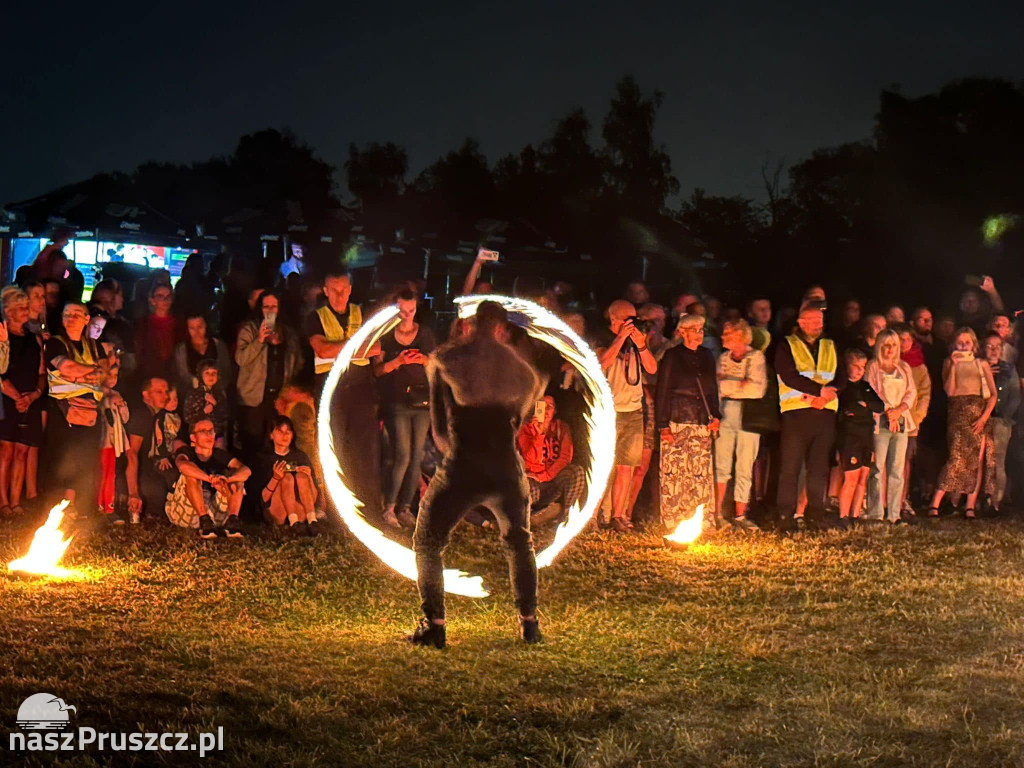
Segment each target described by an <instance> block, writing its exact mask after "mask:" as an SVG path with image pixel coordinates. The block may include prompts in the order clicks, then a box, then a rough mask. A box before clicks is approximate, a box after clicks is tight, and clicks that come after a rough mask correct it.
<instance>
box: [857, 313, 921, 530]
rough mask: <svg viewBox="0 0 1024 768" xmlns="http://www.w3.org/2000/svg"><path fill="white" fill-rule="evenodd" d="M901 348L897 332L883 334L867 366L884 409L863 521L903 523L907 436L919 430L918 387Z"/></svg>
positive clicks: (877, 423) (877, 427) (877, 425)
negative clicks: (916, 416) (916, 415)
mask: <svg viewBox="0 0 1024 768" xmlns="http://www.w3.org/2000/svg"><path fill="white" fill-rule="evenodd" d="M900 348H901V345H900V335H899V334H898V333H896V331H893V330H885V331H881V332H880V333H879V334H878V336H877V337H876V338H875V359H874V360H872V361H871V362H869V363H868V366H867V371H866V372H865V376H864V377H865V378H866V379H867V381H868V384H870V385H871V388H872V389H873V390H875V392H876V393H877V394H878V396H879V397H880V398H882V403H883V404H884V405H885V410H884V411H883V412H882V413H876V414H875V437H874V441H875V450H874V454H875V465H874V467H872V469H871V476H870V477H869V478H868V512H867V514H866V515H865V516H864V519H865V520H882V519H883V518H884V519H887V520H888V521H889V522H890V523H893V524H894V525H898V524H901V523H903V522H904V521H903V519H902V518H901V517H900V512H901V511H902V508H901V507H902V500H903V483H904V480H905V477H904V466H905V464H906V460H907V434H908V433H909V432H911V431H913V430H914V429H915V428H916V427H917V423H916V422H915V421H914V415H913V412H912V411H911V409H912V408H913V407H914V401H915V400H916V399H917V386H916V385H915V384H914V374H913V372H912V371H911V370H910V366H909V365H907V364H906V363H905V362H903V360H901V359H900ZM883 492H884V494H885V498H884V499H883ZM886 512H888V516H887V515H886Z"/></svg>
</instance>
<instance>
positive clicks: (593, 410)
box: [317, 296, 615, 597]
mask: <svg viewBox="0 0 1024 768" xmlns="http://www.w3.org/2000/svg"><path fill="white" fill-rule="evenodd" d="M487 300H489V301H497V302H498V303H500V304H502V305H504V306H505V308H506V309H507V310H508V311H509V313H512V314H520V315H523V316H525V317H526V318H527V319H528V320H529V323H528V324H527V326H526V332H527V333H528V334H529V335H530V336H532V337H533V338H535V339H539V340H540V341H543V342H545V343H547V344H550V345H551V346H552V347H554V348H555V349H556V350H557V351H558V352H560V353H561V354H562V355H563V356H564V357H565V359H566V360H568V361H569V363H570V364H572V366H573V367H574V368H575V369H576V371H577V372H578V373H579V375H580V377H581V379H582V381H583V382H584V384H585V385H586V395H585V397H586V401H587V405H588V406H589V412H588V414H587V416H586V422H587V429H588V435H589V438H590V446H591V453H592V456H593V458H592V460H591V465H590V466H589V467H588V468H587V498H586V502H585V504H584V505H583V507H582V508H581V507H580V505H579V504H578V503H577V504H575V505H574V506H573V507H572V509H570V510H569V515H568V517H567V519H566V520H565V522H563V523H562V524H560V525H559V526H558V528H557V529H556V530H555V538H554V540H553V541H552V542H551V544H550V545H548V546H547V547H546V548H545V549H544V550H542V551H541V552H539V553H538V554H537V566H538V567H539V568H545V567H547V566H549V565H551V563H552V562H554V559H555V558H556V557H557V556H558V554H559V553H560V552H561V551H562V550H563V549H565V547H566V546H567V545H568V544H569V542H570V541H572V540H573V538H575V537H576V535H577V534H578V533H579V532H580V531H582V530H583V528H584V527H585V526H586V525H587V523H588V522H589V520H590V518H591V517H593V515H594V512H595V511H596V510H597V506H598V504H600V502H601V497H602V496H603V495H604V489H605V485H606V484H607V481H608V477H609V475H610V474H611V471H612V462H613V461H614V456H615V408H614V405H613V403H612V394H611V390H610V389H609V388H608V382H607V380H606V379H605V377H604V373H603V372H602V371H601V365H600V363H598V360H597V356H596V355H595V354H594V352H593V350H591V349H590V347H589V346H588V345H587V344H586V342H584V341H583V339H581V338H580V337H579V336H577V335H576V333H575V332H573V330H572V329H571V328H569V326H567V325H566V324H565V323H564V322H562V320H561V319H559V318H558V317H557V316H556V315H555V314H553V313H551V312H549V311H548V310H546V309H544V308H543V307H541V306H539V305H537V304H534V303H533V302H531V301H526V300H524V299H513V298H510V297H507V296H464V297H462V298H460V299H456V301H457V303H458V307H459V316H460V317H470V316H472V315H474V314H475V313H476V308H477V306H479V304H480V302H482V301H487ZM398 322H399V317H398V307H397V305H394V306H390V307H385V308H383V309H381V310H380V311H379V312H376V313H375V314H374V315H372V316H371V317H370V318H368V319H367V320H366V322H365V323H364V324H363V326H362V328H360V329H359V330H358V331H357V332H356V333H355V334H353V335H352V338H351V339H349V341H348V342H347V343H346V344H345V345H344V347H342V350H341V352H340V353H339V354H338V358H337V360H335V362H334V366H333V367H332V368H331V371H330V373H329V374H328V376H327V381H326V382H325V383H324V389H323V394H322V395H321V398H320V407H319V411H318V414H317V425H318V442H319V445H318V448H319V452H320V461H321V463H322V465H323V469H324V480H325V482H326V483H327V490H328V492H329V493H330V494H331V498H332V500H333V501H334V505H335V507H336V508H337V510H338V514H339V515H340V516H341V519H342V521H343V522H344V523H345V525H346V526H348V528H349V530H350V531H352V533H353V535H355V537H356V538H357V539H359V540H360V541H361V542H362V543H363V544H365V545H366V547H367V548H368V549H369V550H370V551H371V552H373V553H374V554H375V555H377V557H379V558H380V559H381V560H382V561H383V562H384V563H385V564H386V565H387V566H389V567H390V568H392V569H394V570H395V571H398V573H400V574H402V575H403V576H405V577H406V578H408V579H413V580H415V579H416V555H415V553H414V552H413V551H412V550H411V549H409V548H408V547H406V546H404V545H402V544H400V543H398V542H396V541H392V540H391V539H389V538H387V537H386V536H385V535H384V534H383V533H381V532H380V531H379V530H378V529H376V528H374V527H373V526H372V525H370V523H369V522H367V520H366V518H365V517H363V514H362V512H361V508H362V506H363V503H362V502H361V501H360V500H359V499H358V498H356V496H355V494H353V493H352V491H351V490H350V489H349V487H348V485H346V483H345V477H344V475H343V473H342V471H341V465H340V464H339V462H338V456H337V454H336V452H335V447H334V434H333V430H332V429H331V408H330V403H331V399H332V398H333V396H334V392H335V390H336V389H337V387H338V382H339V381H340V379H341V376H342V374H343V373H344V372H345V371H346V370H348V367H349V365H351V363H352V357H353V355H354V353H355V352H356V351H357V350H360V349H368V348H369V347H371V346H373V344H374V343H376V341H377V340H378V339H380V338H381V337H382V336H383V335H384V334H386V333H387V332H388V331H390V330H391V329H392V328H394V327H395V326H396V325H397V324H398ZM444 588H445V591H446V592H451V593H453V594H457V595H465V596H467V597H487V594H488V593H487V591H486V590H485V589H484V586H483V579H482V578H481V577H480V576H471V575H469V574H467V573H465V572H464V571H459V570H456V569H445V571H444Z"/></svg>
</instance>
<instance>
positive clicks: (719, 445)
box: [715, 320, 768, 531]
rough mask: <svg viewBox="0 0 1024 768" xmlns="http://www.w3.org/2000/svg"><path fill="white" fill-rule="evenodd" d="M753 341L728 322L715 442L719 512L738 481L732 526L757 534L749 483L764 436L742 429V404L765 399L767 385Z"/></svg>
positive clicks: (740, 324)
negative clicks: (751, 517)
mask: <svg viewBox="0 0 1024 768" xmlns="http://www.w3.org/2000/svg"><path fill="white" fill-rule="evenodd" d="M752 338H753V334H752V332H751V330H750V326H749V325H748V324H747V323H746V321H744V320H734V321H730V322H727V323H726V324H725V327H724V328H723V329H722V346H723V347H724V348H725V350H726V351H725V352H723V353H722V355H721V357H719V358H718V396H719V398H720V399H721V404H722V424H721V428H720V430H719V433H718V439H717V440H716V441H715V475H716V482H717V484H718V488H717V490H718V509H721V508H722V502H724V501H725V492H726V488H727V487H728V485H729V480H731V479H733V478H735V485H734V487H733V492H732V496H733V501H734V502H735V504H736V517H735V519H734V520H733V524H734V525H735V526H736V527H738V528H741V529H743V530H749V531H754V530H757V526H756V525H755V524H754V523H753V522H751V521H750V520H748V519H747V505H748V504H749V503H750V482H751V477H752V475H753V468H754V461H755V460H756V459H757V449H758V446H759V445H760V442H761V436H760V435H759V434H758V433H757V432H748V431H745V430H744V429H743V403H744V401H750V400H760V399H761V398H762V397H764V394H765V390H766V388H767V384H768V380H767V376H766V373H765V360H764V355H763V354H762V353H761V352H759V351H758V350H756V349H754V348H753V347H751V346H750V343H751V340H752ZM734 466H735V472H734V471H733V469H734Z"/></svg>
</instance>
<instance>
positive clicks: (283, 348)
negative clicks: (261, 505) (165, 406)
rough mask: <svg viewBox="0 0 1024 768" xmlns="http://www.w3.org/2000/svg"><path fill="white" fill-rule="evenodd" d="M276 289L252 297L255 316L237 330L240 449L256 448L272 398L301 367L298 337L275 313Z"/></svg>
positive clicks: (265, 427)
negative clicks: (254, 303)
mask: <svg viewBox="0 0 1024 768" xmlns="http://www.w3.org/2000/svg"><path fill="white" fill-rule="evenodd" d="M279 310H280V298H279V297H278V294H277V292H276V291H272V290H268V291H263V293H261V294H260V296H259V298H258V299H257V300H256V316H255V317H254V318H253V319H252V320H249V321H248V322H246V323H244V324H243V325H242V327H241V328H239V330H238V343H237V344H236V346H235V362H236V363H238V382H237V384H238V402H239V405H238V433H239V436H240V437H241V440H242V453H243V455H244V456H246V457H249V458H252V457H255V456H256V454H257V453H258V452H259V450H260V447H261V446H262V444H263V440H264V438H265V436H266V434H267V430H268V428H269V426H270V420H271V418H272V417H273V416H274V400H275V399H277V395H278V393H280V391H281V390H282V389H284V388H285V387H286V386H287V385H289V384H291V383H292V381H293V380H294V379H295V376H296V375H297V374H298V372H299V370H300V369H301V368H302V350H301V347H300V346H299V338H298V336H297V335H296V334H295V331H293V330H292V329H291V328H289V327H288V326H287V325H285V324H284V323H282V322H281V320H280V318H279V317H278V312H279Z"/></svg>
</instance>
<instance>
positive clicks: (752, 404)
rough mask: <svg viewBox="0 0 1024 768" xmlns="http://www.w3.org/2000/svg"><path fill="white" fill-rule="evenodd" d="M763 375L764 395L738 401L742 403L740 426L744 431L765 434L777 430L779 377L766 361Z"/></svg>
mask: <svg viewBox="0 0 1024 768" xmlns="http://www.w3.org/2000/svg"><path fill="white" fill-rule="evenodd" d="M765 375H766V378H767V379H768V385H767V386H766V387H765V390H764V397H762V398H760V399H758V400H741V401H740V402H741V403H743V410H742V411H741V414H740V421H741V426H740V428H741V429H742V430H743V431H744V432H755V433H756V434H759V435H767V434H770V433H772V432H778V431H779V379H778V377H777V376H776V375H775V371H774V370H773V369H772V367H771V366H770V365H769V364H768V363H767V362H766V363H765Z"/></svg>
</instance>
